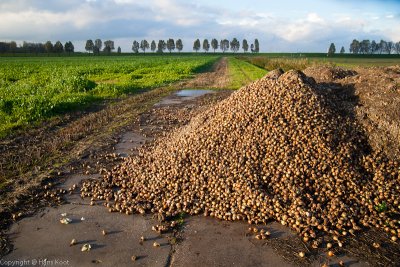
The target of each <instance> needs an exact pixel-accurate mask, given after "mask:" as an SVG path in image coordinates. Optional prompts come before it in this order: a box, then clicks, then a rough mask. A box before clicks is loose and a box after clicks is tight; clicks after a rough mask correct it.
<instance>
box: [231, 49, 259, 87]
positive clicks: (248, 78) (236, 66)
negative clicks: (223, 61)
mask: <svg viewBox="0 0 400 267" xmlns="http://www.w3.org/2000/svg"><path fill="white" fill-rule="evenodd" d="M228 69H229V78H230V86H229V87H230V88H232V89H238V88H240V87H242V86H244V85H246V84H248V83H250V82H252V81H255V80H257V79H260V78H261V77H263V76H264V75H265V74H266V73H267V71H266V70H265V69H261V68H259V67H257V66H255V65H253V64H250V63H248V62H246V61H243V60H239V59H237V58H234V57H230V58H228Z"/></svg>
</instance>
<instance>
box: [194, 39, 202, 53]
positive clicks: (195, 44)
mask: <svg viewBox="0 0 400 267" xmlns="http://www.w3.org/2000/svg"><path fill="white" fill-rule="evenodd" d="M200 47H201V45H200V40H199V39H196V41H194V43H193V50H194V51H196V53H197V51H199V50H200Z"/></svg>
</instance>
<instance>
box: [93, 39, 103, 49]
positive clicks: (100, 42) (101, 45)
mask: <svg viewBox="0 0 400 267" xmlns="http://www.w3.org/2000/svg"><path fill="white" fill-rule="evenodd" d="M94 46H95V47H96V48H97V50H98V51H100V50H101V48H102V47H103V42H102V41H101V40H100V39H96V40H94Z"/></svg>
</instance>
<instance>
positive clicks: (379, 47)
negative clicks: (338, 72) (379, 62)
mask: <svg viewBox="0 0 400 267" xmlns="http://www.w3.org/2000/svg"><path fill="white" fill-rule="evenodd" d="M349 52H350V53H351V54H356V55H357V54H363V55H374V54H388V55H391V54H392V53H397V54H400V41H399V42H397V43H395V42H392V41H385V40H381V41H380V42H376V41H375V40H372V41H370V40H362V41H358V40H356V39H354V40H353V42H351V44H350V48H349ZM335 53H336V47H335V44H334V43H331V45H330V46H329V49H328V55H333V54H335ZM344 53H345V49H344V47H343V46H342V48H341V49H340V54H344Z"/></svg>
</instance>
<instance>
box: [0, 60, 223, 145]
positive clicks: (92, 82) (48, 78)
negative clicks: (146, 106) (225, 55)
mask: <svg viewBox="0 0 400 267" xmlns="http://www.w3.org/2000/svg"><path fill="white" fill-rule="evenodd" d="M217 58H218V57H215V56H201V57H200V56H196V57H195V56H173V57H172V56H162V57H160V56H151V57H144V56H135V57H132V56H123V57H121V56H120V57H50V58H44V57H30V58H2V60H1V61H0V137H1V136H3V137H4V136H5V135H6V134H7V133H10V131H11V130H12V129H15V128H16V127H20V126H25V125H28V124H30V123H32V122H36V121H40V120H42V119H44V118H48V117H51V116H54V115H57V114H61V113H65V112H67V111H70V110H74V109H77V108H82V106H87V105H88V104H89V103H91V102H94V101H98V100H101V99H107V98H115V97H119V96H121V95H124V94H129V93H135V92H138V91H139V90H145V89H150V88H155V87H161V86H165V85H167V84H170V83H172V82H176V81H178V80H181V79H185V78H189V77H191V76H193V75H194V74H195V73H197V72H199V71H201V70H203V69H205V68H208V67H210V66H211V65H212V63H214V62H215V61H216V59H217Z"/></svg>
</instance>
